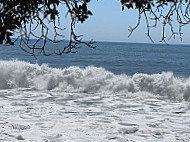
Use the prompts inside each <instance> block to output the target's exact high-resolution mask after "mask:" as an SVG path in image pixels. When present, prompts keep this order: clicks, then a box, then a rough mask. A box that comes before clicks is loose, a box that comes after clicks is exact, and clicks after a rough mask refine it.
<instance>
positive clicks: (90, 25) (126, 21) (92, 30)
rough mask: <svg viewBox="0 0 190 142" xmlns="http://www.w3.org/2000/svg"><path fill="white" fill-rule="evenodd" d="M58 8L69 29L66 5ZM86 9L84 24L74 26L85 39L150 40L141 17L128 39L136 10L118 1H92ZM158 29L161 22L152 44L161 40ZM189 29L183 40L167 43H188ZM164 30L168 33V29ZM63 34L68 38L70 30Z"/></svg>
mask: <svg viewBox="0 0 190 142" xmlns="http://www.w3.org/2000/svg"><path fill="white" fill-rule="evenodd" d="M59 9H60V13H62V14H61V17H62V18H61V26H62V27H66V28H67V29H69V18H67V19H65V18H64V17H65V7H63V6H62V7H59ZM89 9H90V10H91V11H92V13H93V16H91V17H89V18H88V19H87V21H85V22H84V23H83V24H77V25H76V28H75V31H76V33H77V34H79V35H80V34H82V35H84V36H83V39H84V40H91V39H93V40H95V41H122V42H138V43H151V41H150V40H149V38H148V37H147V36H146V34H145V33H146V25H145V20H144V19H142V21H141V25H140V26H139V27H138V29H136V30H135V31H134V33H133V34H132V35H131V37H129V38H128V35H129V31H128V29H129V26H131V27H134V26H135V25H136V23H137V19H138V11H137V10H127V9H126V10H125V11H121V4H120V2H119V0H99V1H97V0H91V2H90V4H89ZM168 29H169V27H168ZM161 30H162V29H161V23H160V24H159V26H158V27H157V28H154V29H152V30H151V36H152V38H153V40H154V42H155V43H159V41H160V40H161V36H162V33H161ZM189 31H190V26H186V27H185V28H184V29H183V32H184V36H183V41H181V40H180V38H179V37H178V38H176V39H175V40H173V39H172V40H170V41H168V43H177V44H187V43H188V44H190V40H189V35H188V34H189ZM52 33H53V32H52ZM166 33H167V34H168V35H170V33H169V30H168V32H166ZM63 34H64V35H65V38H67V39H68V36H67V35H69V31H65V32H64V33H63Z"/></svg>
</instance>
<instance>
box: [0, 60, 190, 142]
mask: <svg viewBox="0 0 190 142" xmlns="http://www.w3.org/2000/svg"><path fill="white" fill-rule="evenodd" d="M189 102H190V78H189V77H178V76H175V75H174V74H173V73H172V72H162V73H154V74H146V73H135V74H133V75H128V74H126V73H122V74H115V73H113V72H111V71H108V70H107V69H105V68H103V67H95V66H86V67H78V66H70V67H65V68H53V67H49V66H48V65H47V64H41V65H39V64H37V63H36V64H32V63H29V62H26V61H19V60H9V61H7V60H1V61H0V141H2V142H15V141H24V142H65V141H66V142H91V141H95V142H108V141H109V142H112V141H113V142H126V141H127V142H181V141H184V142H189V141H190V103H189Z"/></svg>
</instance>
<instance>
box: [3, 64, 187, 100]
mask: <svg viewBox="0 0 190 142" xmlns="http://www.w3.org/2000/svg"><path fill="white" fill-rule="evenodd" d="M16 88H31V89H35V90H52V91H63V92H70V93H71V92H73V93H74V92H75V93H76V92H78V93H79V92H80V93H110V94H123V93H124V94H129V93H130V94H134V93H141V92H146V93H149V94H153V95H158V96H165V97H168V98H182V99H185V100H190V78H177V77H174V75H173V73H171V72H163V73H161V74H152V75H148V74H134V75H133V76H128V75H126V74H121V75H115V74H113V73H111V72H109V71H107V70H105V69H104V68H97V67H93V66H88V67H86V68H84V69H82V68H79V67H76V66H71V67H68V68H64V69H57V68H50V67H48V66H47V65H45V64H43V65H41V66H39V65H38V64H30V63H27V62H24V61H0V89H1V90H4V89H16Z"/></svg>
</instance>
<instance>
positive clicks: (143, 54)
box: [0, 42, 190, 77]
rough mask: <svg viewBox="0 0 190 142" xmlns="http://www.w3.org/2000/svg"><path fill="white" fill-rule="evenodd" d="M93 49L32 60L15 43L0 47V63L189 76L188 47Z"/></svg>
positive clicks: (105, 45) (100, 46) (113, 46)
mask: <svg viewBox="0 0 190 142" xmlns="http://www.w3.org/2000/svg"><path fill="white" fill-rule="evenodd" d="M64 44H65V43H58V44H55V45H54V44H52V43H47V45H46V46H47V47H48V48H50V49H51V51H55V50H54V49H55V48H62V46H63V45H64ZM96 44H97V45H98V47H97V48H96V49H90V48H87V47H83V48H80V49H77V50H78V53H73V54H64V55H62V56H48V57H44V56H43V55H38V56H37V57H38V59H37V60H36V59H35V58H34V57H32V56H30V55H29V54H27V53H25V52H23V51H22V50H21V49H20V48H19V46H18V44H16V45H15V46H8V47H7V46H0V49H1V50H0V55H1V56H0V60H11V59H18V60H22V61H27V62H30V63H38V64H40V65H41V64H43V63H46V64H48V66H49V67H53V68H65V67H69V66H79V67H82V68H84V67H87V66H95V67H103V68H105V69H106V70H109V71H111V72H113V73H114V74H122V73H124V74H127V75H133V74H135V73H147V74H155V73H162V72H173V73H174V75H175V76H180V77H189V75H190V56H189V55H190V45H173V44H172V45H168V44H145V43H122V42H97V43H96ZM51 51H49V52H51Z"/></svg>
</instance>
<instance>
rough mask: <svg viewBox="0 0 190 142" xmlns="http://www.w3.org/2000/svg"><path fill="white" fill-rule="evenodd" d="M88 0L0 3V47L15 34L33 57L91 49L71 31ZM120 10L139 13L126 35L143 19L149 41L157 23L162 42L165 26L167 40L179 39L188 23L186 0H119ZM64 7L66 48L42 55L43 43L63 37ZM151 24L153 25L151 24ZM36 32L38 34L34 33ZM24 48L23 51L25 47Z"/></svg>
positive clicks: (5, 0)
mask: <svg viewBox="0 0 190 142" xmlns="http://www.w3.org/2000/svg"><path fill="white" fill-rule="evenodd" d="M89 3H90V0H24V1H23V0H0V44H3V43H5V44H8V45H13V44H14V42H15V41H12V40H11V36H13V35H14V34H15V32H17V33H18V34H19V36H18V39H19V42H20V44H19V45H20V47H21V49H23V50H24V51H25V52H27V53H29V54H31V55H32V56H35V53H36V52H37V51H40V52H41V53H42V54H44V55H52V54H55V55H62V54H67V53H72V52H76V51H75V50H73V49H76V48H79V47H80V46H81V44H85V45H86V46H88V47H91V48H95V47H96V45H94V42H93V41H90V42H83V41H82V38H81V36H78V35H76V34H75V32H74V28H75V25H76V23H83V22H85V20H86V19H88V17H89V16H91V15H92V12H91V11H90V10H89V9H88V4H89ZM120 3H121V8H122V11H124V10H125V9H136V10H137V11H138V14H139V18H138V21H137V25H136V26H135V27H129V31H130V34H129V36H130V35H131V34H132V33H133V31H134V30H135V29H136V28H137V27H138V26H139V25H140V23H141V18H142V17H144V18H145V21H146V27H147V33H146V34H147V36H148V37H149V38H150V40H151V41H153V40H152V39H151V36H150V29H151V28H153V27H156V26H157V23H158V22H160V23H161V24H162V26H163V28H162V29H163V30H162V39H161V40H162V41H165V40H166V36H165V28H166V25H169V27H170V31H171V36H170V37H169V38H171V37H174V38H175V36H176V35H179V36H180V37H181V36H182V31H181V29H182V27H183V26H184V25H186V24H189V21H190V17H189V12H190V9H189V5H190V1H189V0H120ZM60 5H64V8H65V9H66V10H67V14H66V16H69V17H70V20H71V22H70V39H69V43H68V45H66V46H64V47H63V48H62V50H58V51H55V52H52V53H50V54H47V53H46V50H45V45H46V42H47V41H51V42H53V43H57V42H59V41H58V40H57V38H58V37H59V38H63V39H64V35H62V34H61V33H60V31H63V30H65V28H64V27H60V18H61V17H60V13H59V11H58V6H60ZM174 21H177V22H178V26H179V27H178V30H177V31H176V29H175V28H174V27H173V22H174ZM152 22H154V24H153V25H151V24H152ZM49 25H51V26H53V29H54V38H53V39H50V38H49V37H48V33H49V31H50V27H49ZM36 30H38V33H39V30H40V35H37V34H35V33H36ZM31 37H33V38H37V40H36V42H35V43H33V44H32V45H30V44H29V41H30V38H31ZM40 40H41V41H43V45H42V46H41V47H39V46H37V44H38V42H39V41H40ZM26 47H27V48H26Z"/></svg>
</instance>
